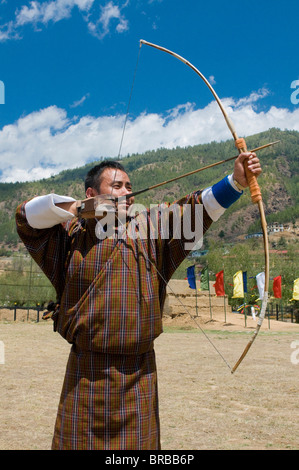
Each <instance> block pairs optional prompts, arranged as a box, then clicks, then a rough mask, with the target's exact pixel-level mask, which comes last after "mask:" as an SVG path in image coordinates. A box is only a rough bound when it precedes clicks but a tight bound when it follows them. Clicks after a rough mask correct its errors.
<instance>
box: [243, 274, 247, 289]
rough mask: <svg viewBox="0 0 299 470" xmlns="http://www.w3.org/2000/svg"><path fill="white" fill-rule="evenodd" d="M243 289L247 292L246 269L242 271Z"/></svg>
mask: <svg viewBox="0 0 299 470" xmlns="http://www.w3.org/2000/svg"><path fill="white" fill-rule="evenodd" d="M243 289H244V292H246V293H247V271H243Z"/></svg>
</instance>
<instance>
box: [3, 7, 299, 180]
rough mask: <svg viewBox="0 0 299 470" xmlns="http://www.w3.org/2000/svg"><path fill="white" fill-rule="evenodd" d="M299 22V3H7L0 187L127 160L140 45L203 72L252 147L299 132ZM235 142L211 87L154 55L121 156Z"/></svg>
mask: <svg viewBox="0 0 299 470" xmlns="http://www.w3.org/2000/svg"><path fill="white" fill-rule="evenodd" d="M298 17H299V3H298V0H286V1H284V2H281V0H272V1H271V2H270V1H262V0H259V1H257V0H250V1H249V0H245V1H244V0H243V1H240V0H238V1H236V0H230V1H229V2H225V1H220V0H217V1H214V2H202V1H199V0H40V1H28V0H18V1H16V0H0V53H1V67H0V80H1V81H2V82H3V83H4V86H5V104H0V181H1V182H6V181H7V182H8V181H28V180H33V179H40V178H42V177H48V176H50V175H51V174H55V173H57V172H59V171H61V170H63V169H65V168H72V167H76V166H81V165H84V164H85V163H86V162H89V161H92V160H96V159H98V158H100V157H102V156H103V157H108V156H110V157H115V156H117V155H118V151H119V145H120V141H121V135H122V128H123V124H124V118H125V113H126V110H127V106H128V101H129V96H130V90H131V85H132V81H133V76H134V70H135V65H136V61H137V56H138V52H139V40H140V39H145V40H147V41H149V42H153V43H156V44H159V45H161V46H163V47H166V48H168V49H171V50H173V51H175V52H177V53H178V54H180V55H182V56H183V57H185V58H186V59H187V60H189V61H190V62H191V63H193V64H194V65H195V66H196V67H197V68H198V69H199V70H200V71H201V72H202V73H203V74H204V75H205V76H206V77H207V78H208V79H209V80H210V81H211V83H212V84H213V86H214V88H215V90H216V92H217V93H218V95H219V96H220V98H221V99H222V100H223V103H224V105H225V106H226V108H227V110H228V112H229V114H230V116H231V118H232V120H233V121H234V123H235V126H236V129H237V132H238V134H239V135H240V136H248V135H251V134H254V133H257V132H260V131H265V130H267V129H269V128H271V127H278V128H281V129H285V128H287V129H295V130H298V131H299V104H298V103H297V101H298V98H299V93H296V90H297V89H299V65H298ZM291 86H293V88H291ZM0 92H1V88H0ZM292 94H293V95H292ZM292 96H293V99H292V100H291V97H292ZM294 98H296V99H294ZM0 102H1V97H0ZM230 138H231V135H230V133H229V130H228V129H227V127H226V125H225V123H224V120H223V117H222V115H221V113H220V111H219V109H218V108H217V105H216V103H215V102H214V100H213V98H212V95H211V93H210V92H209V90H208V89H207V87H206V86H205V85H204V83H203V82H202V81H201V80H200V79H199V77H198V76H197V75H196V74H195V73H194V72H192V71H191V69H190V68H188V67H186V66H185V65H183V64H182V63H181V62H180V61H178V60H176V59H174V58H173V57H170V56H169V55H167V54H165V53H162V52H160V51H157V50H154V49H152V48H150V47H148V46H146V45H143V46H142V48H141V52H140V56H139V62H138V68H137V73H136V78H135V84H134V89H133V93H132V99H131V104H130V114H129V120H128V123H127V127H126V132H125V135H124V141H123V146H122V150H121V155H122V156H124V155H127V154H129V153H135V152H144V151H146V150H151V149H155V148H159V147H167V148H173V147H176V146H187V145H196V144H199V143H206V142H211V141H213V140H216V141H221V140H227V139H230Z"/></svg>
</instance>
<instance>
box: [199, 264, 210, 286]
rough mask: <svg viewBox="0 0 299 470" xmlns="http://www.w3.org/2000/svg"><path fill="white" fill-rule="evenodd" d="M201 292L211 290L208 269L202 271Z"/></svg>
mask: <svg viewBox="0 0 299 470" xmlns="http://www.w3.org/2000/svg"><path fill="white" fill-rule="evenodd" d="M200 290H210V289H209V270H208V268H204V269H203V270H202V271H201V276H200Z"/></svg>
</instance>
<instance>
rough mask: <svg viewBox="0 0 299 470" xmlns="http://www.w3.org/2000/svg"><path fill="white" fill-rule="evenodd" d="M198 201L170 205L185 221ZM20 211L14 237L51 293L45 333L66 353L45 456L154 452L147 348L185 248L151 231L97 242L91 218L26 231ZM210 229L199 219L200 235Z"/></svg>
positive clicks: (154, 409)
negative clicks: (50, 329) (55, 335)
mask: <svg viewBox="0 0 299 470" xmlns="http://www.w3.org/2000/svg"><path fill="white" fill-rule="evenodd" d="M199 194H200V193H199V192H198V193H193V194H191V195H189V196H187V197H186V198H183V199H182V200H181V201H179V204H180V205H183V204H186V203H187V204H191V207H192V218H193V214H194V210H193V209H194V207H195V204H196V203H199ZM24 207H25V203H23V204H21V205H20V206H19V207H18V208H17V214H16V221H17V229H18V233H19V235H20V237H21V239H22V241H23V242H24V244H25V246H26V247H27V249H28V251H29V252H30V254H31V256H32V257H33V258H34V259H35V261H36V262H37V264H38V265H39V266H40V267H41V268H42V270H43V271H44V272H45V274H46V275H47V277H48V278H49V279H50V281H51V282H52V284H53V286H54V287H55V289H56V292H57V298H58V300H59V304H60V308H59V312H58V314H57V315H56V316H55V318H54V329H55V330H56V331H58V332H59V333H60V334H61V335H62V336H63V338H65V339H66V340H67V341H68V342H69V343H71V344H72V348H71V352H70V356H69V360H68V364H67V368H66V374H65V380H64V385H63V390H62V393H61V398H60V404H59V409H58V414H57V420H56V426H55V432H54V438H53V445H52V448H53V449H72V450H76V449H78V450H80V449H105V450H107V449H111V450H112V449H113V450H117V449H126V450H129V449H135V450H138V449H159V448H160V431H159V414H158V395H157V376H156V362H155V354H154V349H153V342H154V339H155V338H157V337H158V336H159V335H160V333H161V332H162V318H161V317H162V309H163V304H164V301H165V295H166V282H168V280H169V279H170V278H171V276H172V274H173V273H174V271H175V270H176V269H177V267H178V266H179V264H180V263H181V262H182V261H183V260H184V258H185V257H186V255H187V254H188V251H186V250H185V247H184V243H185V240H184V239H182V238H181V239H175V238H172V235H171V232H170V236H169V238H168V239H163V238H162V234H161V230H160V229H161V227H160V226H159V236H158V239H154V240H153V239H150V238H149V237H148V238H146V237H145V239H141V238H142V237H136V238H135V239H132V238H129V237H124V239H118V240H117V239H113V238H108V239H104V240H99V239H98V238H97V237H96V235H95V227H96V221H95V220H92V219H90V220H82V221H78V220H77V219H75V221H72V222H71V224H70V225H69V228H68V230H66V229H65V227H64V226H63V225H61V224H59V225H55V226H54V227H52V228H48V229H33V228H31V227H30V226H29V224H28V223H27V220H26V216H25V209H24ZM136 221H137V224H136V227H137V228H136V230H137V231H141V232H142V230H143V229H145V228H146V227H147V228H148V226H149V224H150V223H151V222H150V221H149V212H148V213H143V214H141V215H139V216H138V217H137V218H136ZM193 222H194V221H193ZM211 222H212V221H211V219H210V218H209V216H208V215H207V213H206V212H205V210H203V231H204V232H205V231H206V229H207V228H208V227H209V226H210V224H211ZM148 232H149V230H148ZM153 265H154V266H156V268H157V270H158V271H159V273H160V274H161V275H160V274H158V272H157V270H156V268H155V267H154V266H153ZM161 276H162V277H163V279H162V277H161ZM165 281H166V282H165Z"/></svg>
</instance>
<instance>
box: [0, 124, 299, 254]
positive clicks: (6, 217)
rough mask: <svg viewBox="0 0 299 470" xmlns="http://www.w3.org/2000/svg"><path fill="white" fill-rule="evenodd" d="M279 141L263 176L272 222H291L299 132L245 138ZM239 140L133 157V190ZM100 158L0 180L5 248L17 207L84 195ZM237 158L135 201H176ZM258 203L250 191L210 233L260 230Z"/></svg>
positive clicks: (298, 186) (267, 155) (297, 194)
mask: <svg viewBox="0 0 299 470" xmlns="http://www.w3.org/2000/svg"><path fill="white" fill-rule="evenodd" d="M275 140H280V141H281V142H280V143H279V144H277V145H275V146H273V147H271V148H268V149H265V150H262V151H261V152H259V158H260V160H261V163H262V168H263V174H262V176H261V177H260V178H259V184H260V187H261V190H262V195H263V200H264V203H265V210H266V217H267V221H268V223H271V222H278V223H290V222H295V220H296V219H299V169H298V155H299V132H295V131H280V130H278V129H270V130H269V131H267V132H264V133H260V134H257V135H255V136H252V137H249V138H247V139H246V142H247V146H248V148H249V149H251V148H255V147H258V146H260V145H263V144H265V143H268V142H271V141H275ZM236 154H237V151H236V149H235V147H234V142H233V141H232V140H231V139H230V140H228V141H226V142H222V143H215V142H212V143H210V144H206V145H197V146H194V147H185V148H176V149H174V150H167V149H159V150H156V151H149V152H146V153H143V154H135V155H129V156H126V157H124V158H123V159H122V163H123V165H124V167H125V168H126V171H128V173H129V174H130V177H131V181H132V183H133V189H134V190H137V189H141V188H144V187H148V186H152V185H154V184H156V183H158V182H162V181H165V180H168V179H170V178H173V177H175V176H177V175H180V174H183V173H187V172H189V171H192V170H195V169H196V168H199V167H202V166H205V165H208V164H211V163H214V162H217V161H219V160H223V159H225V158H228V157H230V156H233V155H236ZM95 163H98V162H92V163H90V164H88V165H85V166H84V167H80V168H76V169H71V170H65V171H63V172H61V173H59V174H58V175H56V176H52V177H51V178H48V179H42V180H39V181H35V182H26V183H0V223H1V225H0V247H1V248H2V252H3V250H9V249H12V248H13V247H15V246H16V245H17V243H18V236H17V234H16V230H15V222H14V213H15V209H16V207H17V205H18V204H19V203H20V202H22V201H23V200H26V199H28V198H30V197H32V196H34V195H40V194H46V193H49V192H55V193H57V194H65V195H71V196H73V197H74V198H78V199H81V198H84V197H85V196H84V184H83V181H84V177H85V174H86V173H87V171H88V170H89V169H90V168H91V167H92V166H93V165H94V164H95ZM232 168H233V162H229V163H226V164H224V165H219V166H216V167H214V168H211V169H209V170H206V171H203V172H201V173H197V174H195V175H192V176H189V177H187V178H183V179H181V180H179V181H176V182H174V183H169V184H167V185H165V186H163V187H161V188H159V189H158V190H156V191H154V190H153V191H150V192H147V193H145V194H143V195H140V196H139V197H138V198H137V199H136V202H139V203H141V204H144V205H146V206H148V205H149V204H151V203H157V202H162V201H174V200H176V199H178V198H180V197H181V196H183V195H185V194H188V193H189V192H191V191H193V190H194V189H197V188H204V187H207V186H210V185H211V184H213V183H215V182H217V181H218V180H219V179H221V178H223V177H224V176H225V175H226V174H229V173H231V172H232ZM259 230H260V226H259V216H258V210H257V207H255V206H253V205H252V204H251V202H250V196H249V194H248V191H246V193H245V194H244V195H243V196H242V197H241V198H240V199H239V201H238V202H237V203H236V204H234V205H233V206H232V207H231V208H230V209H228V210H227V211H226V213H225V215H224V216H223V217H222V218H221V221H218V222H217V223H216V224H214V225H213V228H212V230H211V231H210V235H209V236H214V237H216V236H217V234H219V232H220V231H222V237H224V240H227V241H233V240H236V238H237V236H239V235H241V234H247V233H252V232H255V231H259Z"/></svg>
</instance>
